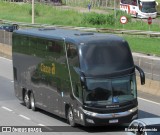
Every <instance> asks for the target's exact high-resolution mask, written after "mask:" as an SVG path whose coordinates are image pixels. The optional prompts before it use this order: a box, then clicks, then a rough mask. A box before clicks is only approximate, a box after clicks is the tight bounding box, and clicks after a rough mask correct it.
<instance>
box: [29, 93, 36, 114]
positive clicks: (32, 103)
mask: <svg viewBox="0 0 160 135" xmlns="http://www.w3.org/2000/svg"><path fill="white" fill-rule="evenodd" d="M30 100H31V109H32V110H33V111H36V106H35V98H34V94H33V92H31V94H30Z"/></svg>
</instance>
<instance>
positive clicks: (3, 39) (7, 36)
mask: <svg viewBox="0 0 160 135" xmlns="http://www.w3.org/2000/svg"><path fill="white" fill-rule="evenodd" d="M0 43H2V44H6V45H10V46H11V45H12V33H11V32H7V31H4V30H0Z"/></svg>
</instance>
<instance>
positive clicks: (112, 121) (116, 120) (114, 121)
mask: <svg viewBox="0 0 160 135" xmlns="http://www.w3.org/2000/svg"><path fill="white" fill-rule="evenodd" d="M109 123H118V119H114V120H109Z"/></svg>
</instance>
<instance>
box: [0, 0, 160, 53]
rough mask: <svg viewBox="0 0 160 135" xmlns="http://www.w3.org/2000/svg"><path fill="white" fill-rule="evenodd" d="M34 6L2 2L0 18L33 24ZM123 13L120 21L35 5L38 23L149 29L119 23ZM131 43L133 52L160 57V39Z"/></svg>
mask: <svg viewBox="0 0 160 135" xmlns="http://www.w3.org/2000/svg"><path fill="white" fill-rule="evenodd" d="M31 11H32V10H31V4H14V3H8V2H0V19H5V20H11V21H19V22H31ZM121 15H122V14H121V13H118V17H117V18H118V19H117V21H116V25H115V22H114V21H115V20H114V19H113V18H114V13H111V14H110V15H104V14H103V15H102V14H96V13H78V12H76V11H73V10H68V9H66V10H64V9H60V8H58V7H52V6H47V5H42V4H36V5H35V23H42V24H52V25H54V24H55V25H68V26H87V27H98V28H100V27H101V28H113V29H114V28H117V29H120V28H125V29H138V30H148V24H147V23H144V22H142V21H141V20H140V19H137V20H136V21H131V19H130V17H129V16H128V18H129V22H128V23H127V24H125V25H124V26H122V24H120V22H119V17H120V16H121ZM151 30H155V31H160V24H157V25H156V24H154V25H152V26H151ZM124 38H125V39H126V40H127V41H128V42H129V44H130V46H131V49H132V51H134V52H141V53H149V54H156V55H159V56H160V45H159V43H160V39H159V38H147V37H139V36H124Z"/></svg>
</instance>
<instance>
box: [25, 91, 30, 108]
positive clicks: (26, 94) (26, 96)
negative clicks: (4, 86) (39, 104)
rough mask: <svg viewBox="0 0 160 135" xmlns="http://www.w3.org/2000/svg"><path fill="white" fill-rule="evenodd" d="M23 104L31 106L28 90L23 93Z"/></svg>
mask: <svg viewBox="0 0 160 135" xmlns="http://www.w3.org/2000/svg"><path fill="white" fill-rule="evenodd" d="M24 104H25V106H26V107H27V108H28V109H30V108H31V102H30V96H29V94H28V91H25V94H24Z"/></svg>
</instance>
